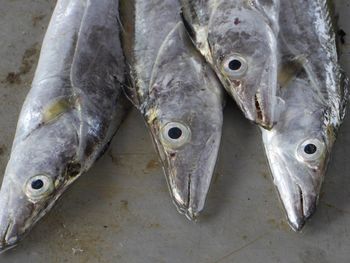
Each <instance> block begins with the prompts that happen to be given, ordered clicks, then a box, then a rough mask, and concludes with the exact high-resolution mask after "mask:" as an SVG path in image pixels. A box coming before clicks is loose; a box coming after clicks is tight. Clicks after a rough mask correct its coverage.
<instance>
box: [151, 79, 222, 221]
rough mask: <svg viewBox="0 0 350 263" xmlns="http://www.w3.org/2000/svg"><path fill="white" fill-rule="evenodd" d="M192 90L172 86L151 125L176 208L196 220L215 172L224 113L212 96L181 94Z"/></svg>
mask: <svg viewBox="0 0 350 263" xmlns="http://www.w3.org/2000/svg"><path fill="white" fill-rule="evenodd" d="M169 88H170V87H169ZM191 88H192V87H191V86H187V85H186V84H185V83H181V85H178V86H177V85H176V86H171V89H172V92H169V93H168V95H169V96H167V97H162V98H161V99H160V100H159V103H158V105H157V106H156V108H154V109H153V110H152V114H153V116H152V119H150V120H149V121H148V123H149V124H150V127H151V134H152V137H153V140H154V142H155V145H156V148H157V151H158V153H159V155H160V158H161V160H162V163H163V166H164V170H165V175H166V178H167V182H168V186H169V189H170V192H171V195H172V197H173V200H174V202H175V205H176V207H177V208H178V210H179V211H180V212H182V213H184V214H185V215H186V216H187V217H188V218H190V219H195V218H196V217H197V216H198V215H199V213H200V212H201V211H202V210H203V207H204V203H205V199H206V195H207V192H208V188H209V185H210V182H211V178H212V175H213V172H214V168H215V163H216V159H217V154H218V149H219V146H220V139H221V127H222V112H221V110H222V109H221V105H220V102H219V100H216V99H215V98H210V96H212V94H208V93H207V92H205V91H200V90H198V93H197V94H194V93H193V94H191V95H189V94H187V95H186V94H185V93H186V92H182V91H181V90H186V89H187V90H188V89H191ZM215 105H217V107H218V108H215V107H216V106H215Z"/></svg>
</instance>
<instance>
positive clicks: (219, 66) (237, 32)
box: [181, 0, 279, 129]
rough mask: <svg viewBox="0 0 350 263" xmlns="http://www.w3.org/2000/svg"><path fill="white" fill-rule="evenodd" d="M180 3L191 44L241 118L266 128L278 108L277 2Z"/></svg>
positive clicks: (194, 0)
mask: <svg viewBox="0 0 350 263" xmlns="http://www.w3.org/2000/svg"><path fill="white" fill-rule="evenodd" d="M181 2H182V7H183V16H184V18H185V21H186V23H187V25H188V26H187V27H188V30H189V32H191V35H192V38H193V41H194V43H195V44H196V46H197V48H198V49H199V50H200V52H201V53H202V54H203V56H204V57H205V58H206V60H207V61H208V62H209V63H210V64H211V65H212V66H213V68H214V70H215V72H216V73H217V75H218V77H219V78H220V80H221V82H222V84H223V85H224V87H225V89H226V90H227V92H228V93H229V94H230V95H231V96H232V97H233V98H234V99H235V101H236V102H237V104H238V106H239V107H240V108H241V110H242V111H243V113H244V114H245V116H246V118H248V119H249V120H252V121H254V122H256V123H257V124H259V125H260V126H262V127H264V128H267V129H270V128H271V127H272V126H273V125H274V123H275V122H277V119H278V115H276V108H278V105H279V104H278V103H279V100H278V98H277V96H276V90H277V65H278V58H279V55H278V49H277V37H278V31H279V27H278V24H277V22H278V14H279V4H278V3H279V0H251V1H246V0H233V1H227V0H208V1H203V0H181ZM277 112H278V111H277Z"/></svg>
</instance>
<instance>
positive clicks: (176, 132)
mask: <svg viewBox="0 0 350 263" xmlns="http://www.w3.org/2000/svg"><path fill="white" fill-rule="evenodd" d="M181 135H182V131H181V129H180V128H178V127H173V128H171V129H169V131H168V136H169V137H170V138H171V139H173V140H177V139H179V138H180V137H181Z"/></svg>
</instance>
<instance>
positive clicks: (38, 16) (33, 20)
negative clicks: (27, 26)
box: [32, 14, 46, 27]
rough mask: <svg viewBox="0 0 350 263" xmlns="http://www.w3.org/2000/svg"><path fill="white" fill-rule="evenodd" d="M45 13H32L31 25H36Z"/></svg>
mask: <svg viewBox="0 0 350 263" xmlns="http://www.w3.org/2000/svg"><path fill="white" fill-rule="evenodd" d="M45 16H46V15H44V14H39V15H33V16H32V25H33V26H34V27H36V26H37V25H38V24H39V23H40V21H42V20H43V19H44V18H45Z"/></svg>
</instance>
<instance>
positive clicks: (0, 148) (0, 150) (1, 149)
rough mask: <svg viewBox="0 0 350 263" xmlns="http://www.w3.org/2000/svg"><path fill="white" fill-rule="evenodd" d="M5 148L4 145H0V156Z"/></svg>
mask: <svg viewBox="0 0 350 263" xmlns="http://www.w3.org/2000/svg"><path fill="white" fill-rule="evenodd" d="M6 150H7V148H6V146H5V145H0V156H1V155H3V154H4V153H5V152H6Z"/></svg>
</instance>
